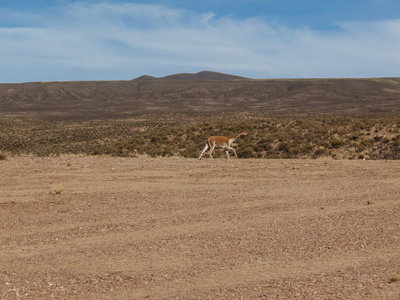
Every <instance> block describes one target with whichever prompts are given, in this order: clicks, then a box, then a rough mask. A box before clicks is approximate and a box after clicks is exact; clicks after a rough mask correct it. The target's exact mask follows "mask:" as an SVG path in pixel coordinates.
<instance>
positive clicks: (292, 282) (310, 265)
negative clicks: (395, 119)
mask: <svg viewBox="0 0 400 300" xmlns="http://www.w3.org/2000/svg"><path fill="white" fill-rule="evenodd" d="M0 176H1V180H0V189H1V190H0V192H1V194H0V196H1V198H0V222H1V235H0V247H1V252H0V254H1V259H0V272H1V273H0V299H241V298H243V299H400V213H399V208H400V189H399V186H400V161H332V160H233V159H232V161H227V160H226V159H216V160H214V161H211V160H210V159H204V160H202V161H198V160H196V159H183V158H168V159H166V158H164V159H161V158H160V159H149V158H133V159H128V158H125V159H123V158H104V157H57V158H33V157H19V158H12V157H11V158H8V159H7V160H5V161H0Z"/></svg>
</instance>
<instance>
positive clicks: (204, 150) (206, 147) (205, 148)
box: [199, 143, 208, 159]
mask: <svg viewBox="0 0 400 300" xmlns="http://www.w3.org/2000/svg"><path fill="white" fill-rule="evenodd" d="M207 149H208V144H207V143H206V146H205V147H204V149H203V151H202V152H201V154H200V156H199V159H201V157H202V156H203V154H204V152H206V150H207Z"/></svg>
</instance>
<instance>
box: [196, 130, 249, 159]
mask: <svg viewBox="0 0 400 300" xmlns="http://www.w3.org/2000/svg"><path fill="white" fill-rule="evenodd" d="M241 135H247V133H246V132H245V131H241V132H239V133H238V134H237V135H235V136H234V137H231V138H228V137H226V136H210V137H209V138H208V140H207V143H206V146H205V147H204V149H203V151H202V152H201V154H200V156H199V159H201V157H202V156H203V154H204V152H206V150H207V149H208V148H209V149H210V152H209V153H210V157H211V158H213V156H212V152H213V151H214V149H215V147H220V148H225V152H226V155H227V156H228V159H230V157H229V150H232V151H233V153H235V156H236V158H237V157H238V156H237V154H236V150H235V149H234V148H232V147H231V145H232V143H233V142H234V141H235V140H236V139H237V138H239V137H240V136H241Z"/></svg>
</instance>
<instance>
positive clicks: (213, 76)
mask: <svg viewBox="0 0 400 300" xmlns="http://www.w3.org/2000/svg"><path fill="white" fill-rule="evenodd" d="M235 79H242V80H243V79H248V78H245V77H240V76H236V75H230V74H224V73H219V72H211V71H202V72H198V73H178V74H172V75H168V76H164V77H160V78H157V77H153V76H149V75H142V76H140V77H138V78H135V79H134V80H136V81H139V80H235Z"/></svg>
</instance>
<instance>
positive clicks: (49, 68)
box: [0, 3, 400, 82]
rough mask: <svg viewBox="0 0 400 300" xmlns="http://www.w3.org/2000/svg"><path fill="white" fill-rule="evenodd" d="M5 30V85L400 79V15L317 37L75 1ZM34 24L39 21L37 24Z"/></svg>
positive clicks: (264, 25) (0, 32)
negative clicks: (218, 77) (187, 76)
mask: <svg viewBox="0 0 400 300" xmlns="http://www.w3.org/2000/svg"><path fill="white" fill-rule="evenodd" d="M48 13H49V12H46V13H43V15H41V16H38V15H31V16H29V15H25V22H24V24H29V26H16V27H13V28H11V27H10V26H8V27H5V26H4V27H1V25H0V41H1V43H0V68H1V69H2V70H7V71H6V72H3V71H2V72H0V82H20V81H41V80H96V79H98V80H110V79H130V78H133V77H136V76H139V75H142V74H145V73H146V74H150V75H154V76H162V75H167V74H170V73H177V72H196V71H200V70H206V69H207V70H216V71H221V72H228V73H233V74H237V75H242V76H249V77H255V78H271V77H272V78H273V77H379V76H399V74H398V70H400V54H399V51H398V49H400V19H395V20H386V21H382V22H370V23H369V22H363V23H360V22H347V23H341V24H338V25H340V30H336V31H315V30H312V29H304V28H302V29H298V28H290V27H286V26H282V25H279V24H276V23H271V22H268V21H267V20H265V19H262V18H248V19H245V20H236V19H233V18H230V17H217V16H215V15H214V14H213V13H212V12H210V13H205V14H199V13H196V12H194V11H189V10H179V9H170V8H167V7H163V6H158V5H147V4H129V3H120V4H112V3H97V4H86V3H73V4H70V5H67V6H63V7H60V8H58V9H56V10H53V11H52V12H51V14H48ZM29 18H30V19H29Z"/></svg>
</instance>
